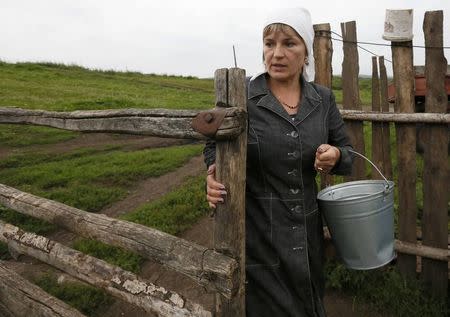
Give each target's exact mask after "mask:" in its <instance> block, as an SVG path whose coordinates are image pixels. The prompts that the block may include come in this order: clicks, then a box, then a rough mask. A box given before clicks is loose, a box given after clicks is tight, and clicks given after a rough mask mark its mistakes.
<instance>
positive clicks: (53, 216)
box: [0, 11, 450, 316]
mask: <svg viewBox="0 0 450 317" xmlns="http://www.w3.org/2000/svg"><path fill="white" fill-rule="evenodd" d="M314 29H315V32H316V38H315V42H314V55H315V59H316V74H317V75H316V81H317V82H318V83H320V84H323V85H325V86H328V87H331V78H332V73H331V60H332V42H331V37H330V26H329V24H320V25H315V27H314ZM424 32H425V39H426V45H427V46H428V47H432V48H429V49H427V52H426V54H427V59H426V66H425V68H426V74H433V76H427V87H428V93H427V96H426V113H413V112H414V103H413V102H414V101H413V90H412V89H413V85H412V84H411V83H412V82H413V80H414V73H413V71H412V69H413V66H412V58H411V54H412V45H411V43H392V53H393V61H394V80H395V84H396V93H397V95H396V96H397V98H396V105H395V113H392V112H389V106H388V102H387V75H386V68H385V66H384V61H383V58H379V59H378V61H377V59H373V99H372V111H362V108H361V104H360V101H359V93H358V91H359V88H358V67H357V63H355V61H357V60H358V53H357V47H356V44H355V43H354V42H356V24H355V23H354V22H348V23H343V24H342V33H343V37H344V40H345V42H344V63H343V77H342V82H343V83H344V85H343V99H344V109H343V110H342V111H341V114H342V116H343V117H344V119H345V120H346V124H347V128H348V132H349V134H350V136H351V139H352V141H353V144H354V145H355V148H356V150H357V151H358V152H360V153H362V154H364V153H365V144H364V139H363V122H364V121H369V122H372V135H373V139H372V159H373V160H374V161H375V163H376V164H377V165H378V166H379V167H381V170H382V171H384V173H385V175H386V176H387V177H388V178H392V177H394V176H396V177H397V188H398V201H399V204H398V210H399V221H398V240H396V244H395V248H396V250H397V251H398V253H399V256H398V265H399V268H400V269H401V271H402V272H404V273H405V274H406V275H409V276H415V274H416V272H417V271H421V272H422V277H423V279H424V281H426V282H427V284H428V285H430V288H431V289H432V290H433V292H434V293H436V294H438V295H444V294H446V290H447V285H448V261H449V251H448V230H447V223H448V219H447V208H448V207H447V204H448V198H449V195H448V194H449V192H448V190H449V186H448V185H449V184H448V179H449V178H448V176H449V170H448V152H447V146H448V126H449V124H450V115H449V114H447V113H446V109H447V96H446V95H444V94H445V91H444V87H443V83H444V76H445V70H444V69H446V61H445V59H444V56H443V50H442V48H441V49H438V48H436V47H442V45H443V42H442V11H436V12H427V13H426V15H425V21H424ZM378 66H379V71H378ZM444 66H445V67H444ZM215 92H216V107H215V109H214V110H211V111H206V112H201V113H197V112H195V111H173V110H170V111H169V110H164V109H159V110H135V109H123V110H108V111H75V112H70V113H68V112H50V111H36V110H25V109H19V108H1V109H0V123H17V124H36V125H46V126H51V127H56V128H61V129H67V130H74V131H96V132H114V133H131V134H143V135H152V136H163V137H172V138H195V139H206V137H205V135H208V136H209V137H213V138H215V139H216V140H217V160H216V165H217V171H216V175H217V179H218V180H219V181H220V182H222V183H223V184H225V186H226V187H227V189H228V199H227V200H226V202H225V203H224V204H221V205H219V206H218V208H217V210H216V212H215V214H214V219H215V232H214V249H208V248H206V247H203V246H200V245H197V244H194V243H192V242H189V241H186V240H183V239H180V238H178V237H174V236H171V235H169V234H166V233H164V232H161V231H158V230H155V229H152V228H148V227H145V226H142V225H139V224H134V223H130V222H127V221H123V220H118V219H112V218H109V217H107V216H104V215H100V214H92V213H88V212H85V211H82V210H79V209H76V208H73V207H69V206H66V205H64V204H61V203H58V202H54V201H51V200H48V199H44V198H41V197H37V196H34V195H31V194H29V193H24V192H21V191H19V190H17V189H14V188H11V187H8V186H6V185H0V203H1V204H3V205H4V206H6V207H8V208H11V209H13V210H15V211H18V212H20V213H23V214H27V215H30V216H33V217H36V218H39V219H43V220H46V221H48V222H50V223H53V224H56V225H58V226H61V227H63V228H65V229H67V230H70V231H72V232H74V233H77V234H79V235H80V236H84V237H88V238H95V239H97V240H99V241H103V242H105V243H109V244H111V245H116V246H120V247H123V248H125V249H128V250H132V251H134V252H136V253H138V254H140V255H142V256H144V257H146V258H150V259H154V260H156V261H158V262H160V263H162V264H163V265H165V266H167V267H169V268H171V269H173V270H175V271H177V272H180V273H182V274H184V275H186V276H188V277H190V278H192V279H193V280H195V281H196V282H198V283H199V284H201V285H203V286H205V288H206V289H208V290H210V291H212V292H215V293H216V296H215V307H214V311H213V312H210V311H207V310H206V309H205V308H203V307H201V306H200V305H198V304H196V303H192V302H190V301H189V300H187V299H185V298H183V297H182V296H181V295H179V294H177V293H176V292H173V291H170V290H166V289H164V288H163V287H161V286H158V285H155V284H153V283H150V282H149V281H146V280H144V279H142V278H140V277H138V276H136V275H135V274H133V273H131V272H127V271H125V270H123V269H121V268H118V267H115V266H113V265H110V264H108V263H106V262H104V261H102V260H99V259H96V258H93V257H91V256H88V255H85V254H82V253H80V252H78V251H76V250H73V249H71V248H68V247H66V246H64V245H61V244H59V243H57V242H55V241H51V240H49V239H47V238H46V237H42V236H38V235H36V234H34V233H29V232H24V231H22V230H21V229H20V228H17V227H15V226H12V225H10V224H6V223H3V222H0V241H2V242H6V243H7V244H8V247H9V250H10V251H11V254H12V255H13V256H17V255H19V254H27V255H30V256H33V257H35V258H37V259H39V260H40V261H43V262H45V263H48V264H50V265H52V266H54V267H57V268H59V269H61V270H63V271H65V272H67V273H68V274H71V275H73V276H75V277H76V278H78V279H80V280H82V281H85V282H87V283H90V284H92V285H94V286H97V287H100V288H102V289H104V290H106V291H107V292H109V293H110V294H112V295H113V296H115V297H117V298H120V299H122V300H125V301H127V302H129V303H132V304H134V305H136V306H139V307H141V308H143V309H144V310H146V311H149V312H156V313H157V314H158V315H160V316H244V315H245V297H244V281H245V262H244V259H245V253H244V252H245V222H244V221H245V216H244V215H245V208H244V206H245V164H246V151H245V148H246V142H247V136H246V133H243V132H244V131H246V124H247V117H246V109H245V107H246V96H245V71H244V70H242V69H237V68H232V69H219V70H217V71H216V73H215ZM193 122H196V123H195V125H196V126H197V131H202V133H203V134H202V133H199V132H197V131H196V130H194V129H193V128H192V123H193ZM390 122H394V123H395V128H396V136H397V151H396V153H392V152H391V149H390V143H389V137H390V136H389V133H390V129H389V127H390ZM418 122H422V123H424V124H425V125H426V130H427V135H428V138H429V140H433V142H428V143H427V144H426V146H425V153H424V172H423V190H424V203H423V206H424V208H423V209H424V210H423V217H422V219H421V220H422V221H421V222H422V230H418V228H417V225H416V218H417V203H416V197H415V193H416V188H415V186H416V181H415V180H416V162H415V161H416V152H415V146H416V145H415V144H416V140H415V138H416V135H415V124H416V123H418ZM216 130H217V133H215V131H216ZM204 134H205V135H204ZM443 149H445V150H443ZM395 154H396V156H397V162H398V165H397V170H396V171H395V170H394V169H393V167H392V162H391V158H392V155H395ZM372 176H373V177H374V178H377V177H379V176H378V175H376V173H372ZM366 177H367V176H366V166H365V163H364V162H361V161H358V160H356V163H355V169H354V173H353V175H352V177H351V179H362V178H366ZM325 181H327V182H328V183H329V182H331V179H329V178H327V179H325ZM419 229H420V228H419ZM418 257H422V258H423V260H422V261H421V266H420V265H419V266H417V263H416V262H417V261H416V260H417V258H418ZM0 275H1V278H2V280H5V281H7V282H5V283H2V285H0V313H2V314H3V315H5V316H17V315H18V316H23V315H30V316H81V315H80V313H79V312H76V311H74V310H73V309H71V308H69V307H67V305H65V304H64V303H61V302H60V301H58V300H57V299H55V298H52V297H51V296H49V295H48V294H45V293H43V292H42V291H41V290H36V286H34V285H30V284H29V283H27V282H26V281H24V280H23V279H21V278H19V277H17V276H16V275H15V274H14V273H13V272H11V271H10V270H8V269H6V268H5V267H4V266H3V264H2V263H1V262H0ZM13 281H16V282H15V283H14V282H13ZM24 294H26V295H24ZM24 298H26V300H28V302H27V301H26V300H25V299H24ZM30 302H34V303H37V302H38V303H39V305H37V304H29V303H30ZM54 307H57V308H55V309H51V308H54Z"/></svg>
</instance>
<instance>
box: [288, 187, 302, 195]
mask: <svg viewBox="0 0 450 317" xmlns="http://www.w3.org/2000/svg"><path fill="white" fill-rule="evenodd" d="M290 191H291V193H292V194H294V195H295V194H298V192H299V191H300V190H299V189H298V188H291V189H290Z"/></svg>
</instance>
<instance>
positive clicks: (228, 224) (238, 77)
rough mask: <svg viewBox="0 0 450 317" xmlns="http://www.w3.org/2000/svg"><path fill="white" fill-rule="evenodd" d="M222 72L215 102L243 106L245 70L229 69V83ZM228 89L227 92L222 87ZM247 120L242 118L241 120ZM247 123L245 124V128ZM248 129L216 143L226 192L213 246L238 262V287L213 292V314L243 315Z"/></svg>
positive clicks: (217, 78) (220, 177)
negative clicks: (229, 293) (229, 294)
mask: <svg viewBox="0 0 450 317" xmlns="http://www.w3.org/2000/svg"><path fill="white" fill-rule="evenodd" d="M225 75H226V74H225V73H224V72H220V73H217V72H216V76H215V81H216V82H217V84H216V89H217V90H219V91H218V92H216V96H217V98H218V99H217V102H216V104H224V103H225V100H224V98H225V95H226V96H228V97H227V103H225V104H227V105H229V106H235V107H238V108H240V109H244V110H245V109H246V107H247V104H246V102H247V98H246V94H245V70H243V69H239V68H231V69H229V70H228V78H227V79H228V85H227V86H228V87H227V86H226V85H224V84H223V82H224V76H225ZM225 89H228V91H227V94H225V92H224V90H225ZM245 123H246V121H245V122H244V124H245ZM244 131H247V127H246V125H245V130H244ZM246 149H247V133H242V134H241V135H240V136H239V137H238V138H237V139H235V140H229V141H220V142H219V141H218V142H217V143H216V178H217V180H218V181H219V182H220V183H222V184H224V185H225V188H226V191H227V193H228V194H227V195H226V197H225V201H224V203H223V204H218V206H217V208H216V212H215V215H214V220H215V224H214V246H215V248H216V250H218V251H220V252H223V253H225V254H229V255H231V256H232V257H233V258H235V259H236V261H237V262H238V263H239V271H238V275H237V285H238V288H237V290H236V293H235V294H233V296H232V298H230V299H226V298H224V297H223V296H221V295H216V305H215V306H216V316H224V317H225V316H236V317H239V316H242V317H243V316H245V180H246V177H245V176H246V156H247V150H246Z"/></svg>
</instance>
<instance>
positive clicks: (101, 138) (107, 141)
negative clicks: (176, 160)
mask: <svg viewBox="0 0 450 317" xmlns="http://www.w3.org/2000/svg"><path fill="white" fill-rule="evenodd" d="M191 142H192V141H191V140H181V139H168V138H158V137H149V136H142V135H128V134H110V133H82V134H80V135H78V136H77V137H75V138H73V139H70V140H67V141H64V142H59V143H55V144H43V145H32V146H27V147H20V148H12V147H3V146H2V147H0V159H4V158H6V157H7V156H9V155H13V154H19V153H22V154H23V153H30V152H40V153H54V154H61V153H66V152H70V151H73V150H76V149H79V148H86V147H90V148H98V149H103V148H107V147H109V146H111V145H114V146H120V147H121V148H122V149H123V150H126V151H131V150H134V151H136V150H142V149H149V148H155V147H165V146H173V145H179V144H186V143H191Z"/></svg>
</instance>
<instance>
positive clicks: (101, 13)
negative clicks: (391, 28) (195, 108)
mask: <svg viewBox="0 0 450 317" xmlns="http://www.w3.org/2000/svg"><path fill="white" fill-rule="evenodd" d="M225 2H226V6H225V5H224V3H225ZM214 3H218V4H217V5H214ZM219 3H220V5H219ZM0 4H1V6H0V41H1V45H0V59H1V60H3V61H7V62H18V61H50V62H56V63H65V64H77V65H81V66H85V67H89V68H99V69H114V70H129V71H139V72H143V73H158V74H175V75H193V76H198V77H212V76H213V74H214V70H215V69H217V68H222V67H233V65H234V59H233V49H232V46H233V45H234V46H235V48H236V55H237V63H238V66H239V67H241V68H245V69H246V70H247V74H249V75H250V74H254V73H256V72H258V71H260V70H261V69H262V61H261V58H262V55H261V51H262V43H261V31H262V29H261V23H262V21H263V20H264V16H265V14H266V12H267V10H270V8H273V7H296V6H303V7H305V8H307V9H309V10H310V12H311V15H312V20H313V23H330V24H331V29H332V31H334V32H337V33H339V34H340V33H341V29H340V23H341V22H347V21H352V20H355V21H356V26H357V32H358V41H365V42H376V43H384V44H390V42H388V41H385V40H383V39H382V37H381V36H382V34H383V32H384V28H383V25H384V20H385V14H386V9H409V8H411V9H414V22H413V27H414V30H413V33H414V39H413V44H414V45H424V39H423V31H422V23H423V17H424V13H425V11H429V10H443V11H444V46H450V34H449V32H450V1H449V0H410V1H406V0H395V1H393V0H371V1H365V0H345V1H336V0H334V1H328V0H326V1H324V0H322V1H317V0H313V1H301V0H296V1H291V0H277V1H275V0H272V1H265V0H252V1H244V0H240V1H237V0H227V1H220V2H219V1H216V2H214V1H212V0H209V1H203V0H198V1H196V0H190V1H189V0H185V1H182V0H179V1H176V0H157V1H152V0H147V1H145V0H126V1H125V0H91V1H88V0H73V1H69V0H39V1H36V0H0ZM394 4H395V6H393V5H394ZM333 37H335V38H338V36H337V35H333ZM363 47H364V48H367V49H369V50H371V51H373V52H374V53H376V54H378V55H384V56H385V58H387V59H389V60H390V59H391V49H390V47H383V46H369V45H363ZM333 49H334V54H333V72H334V73H335V74H340V72H341V63H342V45H341V43H340V42H339V41H333ZM445 55H446V58H447V60H448V61H449V63H450V50H448V49H447V50H445ZM371 56H372V55H370V54H369V53H366V52H364V51H362V50H359V59H360V73H361V74H371V72H372V71H371ZM414 63H415V64H416V65H422V64H424V63H425V57H424V49H422V48H415V49H414ZM386 66H387V68H388V70H390V69H391V68H392V66H391V64H389V63H387V65H386Z"/></svg>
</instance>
